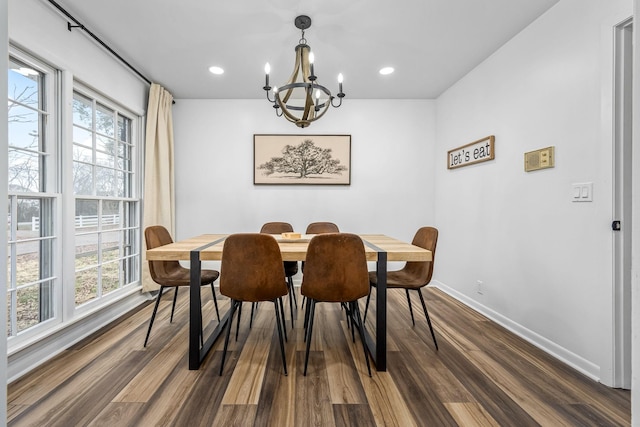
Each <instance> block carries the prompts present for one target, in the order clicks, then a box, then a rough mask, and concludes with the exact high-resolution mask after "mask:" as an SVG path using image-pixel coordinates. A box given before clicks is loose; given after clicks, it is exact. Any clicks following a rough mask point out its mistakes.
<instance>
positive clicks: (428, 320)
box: [418, 288, 438, 350]
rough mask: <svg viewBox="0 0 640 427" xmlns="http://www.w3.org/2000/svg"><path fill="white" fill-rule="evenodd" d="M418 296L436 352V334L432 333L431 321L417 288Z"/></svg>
mask: <svg viewBox="0 0 640 427" xmlns="http://www.w3.org/2000/svg"><path fill="white" fill-rule="evenodd" d="M418 295H420V302H421V303H422V309H423V310H424V317H426V318H427V324H428V325H429V330H430V331H431V338H433V343H434V344H435V345H436V350H438V342H437V341H436V334H435V333H434V332H433V326H431V319H430V318H429V312H428V311H427V305H426V304H425V303H424V297H423V296H422V291H421V290H420V288H418Z"/></svg>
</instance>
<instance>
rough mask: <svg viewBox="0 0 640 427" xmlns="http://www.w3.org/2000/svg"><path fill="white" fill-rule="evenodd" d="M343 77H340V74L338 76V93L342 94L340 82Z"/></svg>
mask: <svg viewBox="0 0 640 427" xmlns="http://www.w3.org/2000/svg"><path fill="white" fill-rule="evenodd" d="M343 80H344V77H342V73H340V74H338V93H342V81H343Z"/></svg>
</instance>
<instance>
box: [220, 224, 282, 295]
mask: <svg viewBox="0 0 640 427" xmlns="http://www.w3.org/2000/svg"><path fill="white" fill-rule="evenodd" d="M287 292H288V287H287V283H286V282H285V275H284V266H283V264H282V255H281V254H280V247H279V246H278V242H277V241H276V239H274V238H273V236H270V235H268V234H260V233H239V234H232V235H230V236H228V237H227V238H226V239H225V241H224V246H223V247H222V261H221V265H220V293H221V294H222V295H225V296H228V297H229V298H232V299H234V300H237V301H251V302H257V301H272V300H274V299H276V298H279V297H281V296H283V295H286V294H287Z"/></svg>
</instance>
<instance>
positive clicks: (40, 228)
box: [6, 48, 141, 350]
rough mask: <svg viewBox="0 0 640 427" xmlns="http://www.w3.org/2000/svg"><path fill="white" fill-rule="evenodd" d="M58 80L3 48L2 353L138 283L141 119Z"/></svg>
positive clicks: (53, 73) (84, 89) (29, 59)
mask: <svg viewBox="0 0 640 427" xmlns="http://www.w3.org/2000/svg"><path fill="white" fill-rule="evenodd" d="M60 75H61V73H60V72H59V71H57V70H55V69H53V68H52V67H50V66H48V65H47V64H45V63H43V62H42V61H39V60H37V59H35V58H33V57H31V56H29V55H27V54H25V53H24V52H21V51H19V50H17V49H15V48H10V59H9V70H8V89H9V90H8V98H9V99H8V130H9V132H8V154H7V156H8V157H7V158H8V173H9V177H8V178H9V179H8V184H9V188H8V210H7V223H6V224H7V225H6V233H7V242H8V243H7V244H8V248H7V254H8V260H7V266H8V268H7V273H6V278H7V317H8V322H7V336H8V337H9V350H11V348H12V347H14V346H18V345H22V344H25V343H29V342H32V341H33V340H36V339H38V337H41V336H44V335H46V333H47V331H48V330H51V329H53V327H55V326H58V325H60V324H64V323H65V322H70V321H72V320H75V319H77V318H79V317H81V316H83V315H87V314H88V313H91V312H92V310H93V309H94V308H98V307H102V306H103V305H106V304H111V303H113V302H114V301H117V300H118V298H119V296H120V295H125V293H126V292H128V291H129V290H132V289H133V288H134V287H135V286H136V285H138V284H139V283H140V262H141V261H140V200H139V198H138V197H139V196H138V195H139V193H140V190H139V189H140V187H141V174H140V173H139V172H138V158H139V154H138V151H139V147H138V145H137V143H136V142H137V139H138V135H137V129H138V122H139V117H138V116H136V115H135V114H133V113H130V112H128V111H126V110H125V109H124V108H122V107H120V106H119V105H118V104H116V103H114V102H113V101H112V100H110V99H108V98H107V97H105V96H103V95H100V94H97V93H95V92H93V91H92V90H91V89H90V88H88V87H86V86H84V85H82V84H80V83H77V82H75V83H74V84H73V88H71V87H67V88H64V87H62V86H61V83H60V81H61V80H62V79H61V77H60ZM69 81H70V80H69ZM65 89H66V90H65ZM58 105H61V106H63V105H71V106H72V111H71V112H69V114H68V116H66V117H63V116H62V115H61V114H60V112H59V111H58V109H57V106H58ZM65 130H68V132H65ZM66 134H68V135H69V137H68V138H65V137H64V135H66ZM63 155H64V156H65V157H63ZM62 165H65V167H62ZM66 165H70V166H72V167H66ZM63 229H64V230H67V229H70V230H74V231H71V232H70V233H66V232H65V233H64V235H63V234H62V230H63ZM14 348H15V347H14Z"/></svg>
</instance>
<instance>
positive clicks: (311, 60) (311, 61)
mask: <svg viewBox="0 0 640 427" xmlns="http://www.w3.org/2000/svg"><path fill="white" fill-rule="evenodd" d="M314 59H315V56H314V54H313V52H309V65H311V75H310V76H309V77H311V76H315V73H314V72H313V61H314ZM309 80H314V79H311V78H310V79H309Z"/></svg>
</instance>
